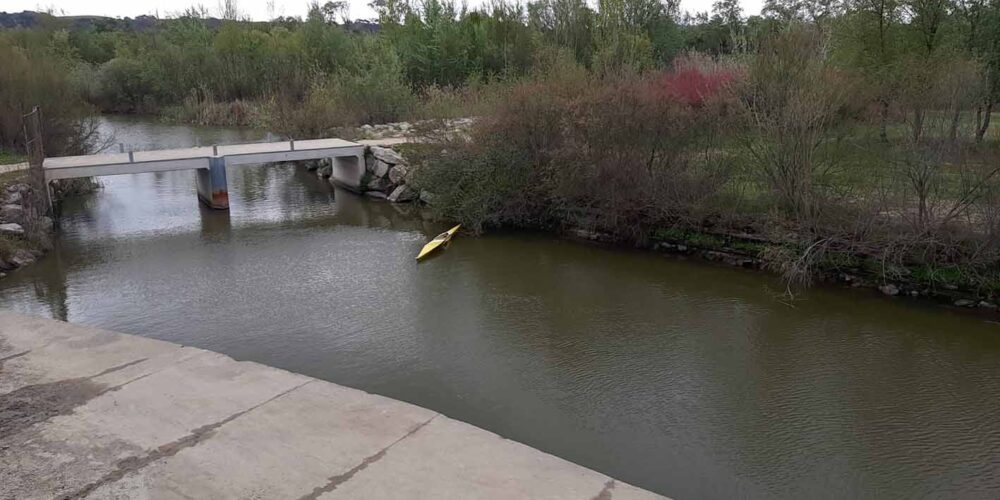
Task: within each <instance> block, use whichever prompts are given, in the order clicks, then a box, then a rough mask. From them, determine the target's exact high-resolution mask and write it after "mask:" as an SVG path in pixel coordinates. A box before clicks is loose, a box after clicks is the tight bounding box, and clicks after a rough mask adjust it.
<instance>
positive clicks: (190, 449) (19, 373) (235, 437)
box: [0, 312, 662, 499]
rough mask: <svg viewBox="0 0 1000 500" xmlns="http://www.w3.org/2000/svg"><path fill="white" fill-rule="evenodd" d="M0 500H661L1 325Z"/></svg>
mask: <svg viewBox="0 0 1000 500" xmlns="http://www.w3.org/2000/svg"><path fill="white" fill-rule="evenodd" d="M0 370H2V373H3V375H4V376H3V378H2V379H0V463H2V464H5V465H4V467H2V468H0V496H3V497H5V498H6V497H10V498H42V497H63V498H103V497H108V496H114V497H116V498H122V497H128V498H134V497H145V496H152V497H157V498H161V497H164V496H174V495H176V496H186V497H191V498H205V497H215V498H223V497H224V498H249V497H255V498H387V497H406V498H459V497H461V498H512V497H513V498H573V499H579V498H610V496H611V495H612V494H613V495H614V498H616V499H630V498H631V499H639V498H650V499H652V498H662V497H659V496H658V495H654V494H652V493H649V492H646V491H643V490H640V489H638V488H635V487H633V486H630V485H628V484H626V483H622V482H619V481H616V480H615V479H612V478H610V477H607V476H605V475H603V474H600V473H597V472H595V471H592V470H589V469H586V468H583V467H580V466H578V465H575V464H572V463H570V462H567V461H565V460H562V459H560V458H557V457H554V456H551V455H548V454H545V453H542V452H540V451H538V450H535V449H533V448H529V447H527V446H525V445H522V444H519V443H516V442H513V441H509V440H506V439H503V438H502V437H500V436H497V435H496V434H493V433H490V432H487V431H484V430H482V429H479V428H477V427H473V426H471V425H468V424H465V423H462V422H458V421H455V420H452V419H450V418H448V417H447V416H444V415H441V414H440V413H437V412H433V411H430V410H427V409H424V408H420V407H418V406H414V405H410V404H407V403H403V402H399V401H394V400H391V399H388V398H384V397H381V396H377V395H373V394H368V393H365V392H362V391H358V390H354V389H350V388H347V387H342V386H339V385H336V384H332V383H329V382H324V381H320V380H316V379H312V378H309V377H305V376H302V375H296V374H293V373H290V372H286V371H283V370H278V369H275V368H270V367H266V366H263V365H259V364H257V363H251V362H239V361H235V360H233V359H231V358H229V357H226V356H223V355H220V354H216V353H213V352H210V351H204V350H201V349H195V348H191V347H183V346H180V345H176V344H171V343H168V342H162V341H157V340H151V339H147V338H142V337H136V336H132V335H125V334H120V333H114V332H109V331H104V330H98V329H94V328H88V327H83V326H77V325H71V324H68V323H63V322H59V321H52V320H45V319H39V318H32V317H27V316H21V315H16V314H12V313H7V312H0Z"/></svg>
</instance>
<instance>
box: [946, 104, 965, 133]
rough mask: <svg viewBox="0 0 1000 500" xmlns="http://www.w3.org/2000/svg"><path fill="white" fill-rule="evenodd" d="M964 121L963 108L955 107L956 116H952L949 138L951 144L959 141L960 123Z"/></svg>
mask: <svg viewBox="0 0 1000 500" xmlns="http://www.w3.org/2000/svg"><path fill="white" fill-rule="evenodd" d="M961 119H962V108H959V107H958V106H956V107H955V114H953V115H951V130H950V132H949V133H948V137H949V138H950V139H951V142H955V141H957V140H958V122H959V121H961Z"/></svg>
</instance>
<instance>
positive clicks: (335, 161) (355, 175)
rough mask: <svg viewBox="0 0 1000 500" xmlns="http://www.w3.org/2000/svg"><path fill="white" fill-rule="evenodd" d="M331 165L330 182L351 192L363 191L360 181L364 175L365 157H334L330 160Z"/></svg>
mask: <svg viewBox="0 0 1000 500" xmlns="http://www.w3.org/2000/svg"><path fill="white" fill-rule="evenodd" d="M330 162H331V163H332V165H333V169H332V172H331V173H330V181H331V182H333V183H335V184H337V185H339V186H342V187H345V188H347V189H350V190H351V191H355V192H360V191H363V189H362V188H363V186H362V185H361V179H362V178H363V177H364V175H365V157H364V155H359V156H336V157H333V158H330Z"/></svg>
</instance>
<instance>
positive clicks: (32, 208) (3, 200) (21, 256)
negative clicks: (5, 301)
mask: <svg viewBox="0 0 1000 500" xmlns="http://www.w3.org/2000/svg"><path fill="white" fill-rule="evenodd" d="M98 187H99V185H98V183H97V181H95V180H93V179H90V178H87V179H72V180H68V181H53V182H52V183H51V188H50V189H51V191H50V193H51V195H52V196H53V203H58V202H59V200H61V199H63V198H64V197H66V196H75V195H80V194H85V193H89V192H92V191H94V190H95V189H97V188H98ZM38 203H41V201H40V200H39V198H38V197H37V196H35V193H34V190H33V188H32V187H31V185H30V184H29V183H28V172H27V169H26V168H20V167H19V168H11V169H9V170H8V171H7V172H0V279H3V278H5V277H6V276H7V273H9V272H12V271H16V270H17V269H20V268H22V267H25V266H28V265H30V264H32V263H34V262H35V261H36V260H38V259H39V258H41V257H42V256H43V255H45V253H46V252H48V251H49V250H50V249H51V248H52V238H53V236H54V232H55V223H54V221H53V219H52V218H51V217H49V216H47V215H42V213H43V212H44V211H43V210H38V209H37V207H36V205H37V204H38Z"/></svg>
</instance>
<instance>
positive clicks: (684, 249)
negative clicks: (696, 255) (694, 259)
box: [677, 245, 688, 252]
mask: <svg viewBox="0 0 1000 500" xmlns="http://www.w3.org/2000/svg"><path fill="white" fill-rule="evenodd" d="M677 251H678V252H687V251H688V247H687V245H677Z"/></svg>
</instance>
